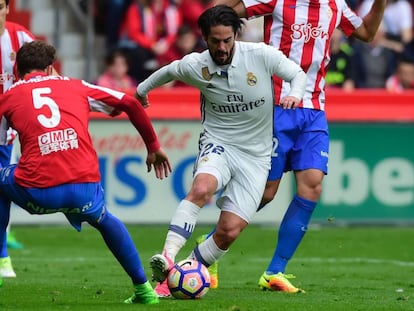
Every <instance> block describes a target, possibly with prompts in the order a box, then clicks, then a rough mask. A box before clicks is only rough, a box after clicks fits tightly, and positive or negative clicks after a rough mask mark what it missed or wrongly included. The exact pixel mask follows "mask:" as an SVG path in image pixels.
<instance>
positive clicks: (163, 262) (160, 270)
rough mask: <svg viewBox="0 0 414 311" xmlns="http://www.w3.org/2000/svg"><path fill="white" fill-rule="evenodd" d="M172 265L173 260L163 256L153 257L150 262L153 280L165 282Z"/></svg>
mask: <svg viewBox="0 0 414 311" xmlns="http://www.w3.org/2000/svg"><path fill="white" fill-rule="evenodd" d="M172 265H173V262H172V260H171V259H169V258H167V257H166V256H164V255H162V254H156V255H154V256H152V257H151V261H150V266H151V270H152V280H153V281H157V282H160V283H162V282H164V281H165V279H166V278H167V275H168V271H169V268H170V266H172Z"/></svg>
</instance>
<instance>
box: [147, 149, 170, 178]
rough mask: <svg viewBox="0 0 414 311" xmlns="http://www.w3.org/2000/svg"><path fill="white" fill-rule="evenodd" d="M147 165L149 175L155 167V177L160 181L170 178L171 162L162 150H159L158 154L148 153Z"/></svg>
mask: <svg viewBox="0 0 414 311" xmlns="http://www.w3.org/2000/svg"><path fill="white" fill-rule="evenodd" d="M146 163H147V169H148V170H147V171H148V173H149V172H151V169H152V167H153V166H154V171H155V176H156V177H157V178H158V179H164V178H166V177H168V175H169V174H170V173H171V171H172V169H171V164H170V160H169V159H168V157H167V155H166V154H165V152H164V151H163V150H162V149H159V150H158V151H157V152H151V153H148V156H147V161H146Z"/></svg>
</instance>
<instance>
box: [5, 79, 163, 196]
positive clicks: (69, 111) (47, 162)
mask: <svg viewBox="0 0 414 311" xmlns="http://www.w3.org/2000/svg"><path fill="white" fill-rule="evenodd" d="M90 111H100V112H103V113H106V114H109V115H116V114H117V113H118V112H119V111H125V112H126V113H127V115H128V116H129V118H130V120H131V122H132V124H133V125H134V126H135V128H136V129H137V130H138V131H139V133H140V134H141V136H142V138H143V140H144V142H145V144H146V146H147V149H148V151H149V152H154V151H157V150H158V149H159V148H160V144H159V142H158V139H157V136H156V134H155V132H154V129H153V127H152V125H151V121H150V119H149V118H148V116H147V115H146V112H145V110H144V108H143V107H142V106H141V104H140V103H139V102H138V100H136V99H135V98H134V97H132V96H129V95H126V94H124V93H121V92H118V91H114V90H111V89H108V88H104V87H99V86H95V85H92V84H89V83H87V82H85V81H82V80H77V79H71V78H67V77H62V76H48V75H46V74H44V73H43V72H42V73H40V72H36V73H32V74H29V75H26V77H25V79H24V80H20V81H18V82H16V83H15V84H14V85H13V86H12V87H10V89H9V90H8V91H7V92H6V93H5V94H4V95H3V96H1V97H0V115H3V116H4V117H5V118H6V119H7V121H8V122H9V124H10V125H11V126H12V127H13V128H14V129H15V130H16V131H17V132H18V133H19V140H20V145H21V158H20V159H19V162H18V165H17V168H16V170H15V179H16V183H17V184H19V185H21V186H24V187H36V188H46V187H51V186H56V185H61V184H68V183H84V182H98V181H99V180H100V173H99V165H98V157H97V154H96V152H95V150H94V147H93V145H92V140H91V137H90V135H89V132H88V123H89V112H90Z"/></svg>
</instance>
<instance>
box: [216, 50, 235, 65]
mask: <svg viewBox="0 0 414 311" xmlns="http://www.w3.org/2000/svg"><path fill="white" fill-rule="evenodd" d="M233 51H234V46H233V47H232V48H231V49H230V51H229V52H223V51H216V52H214V54H212V52H211V51H210V56H211V58H212V59H213V60H214V62H215V63H216V64H217V65H218V66H223V65H228V64H230V63H231V61H232V59H233Z"/></svg>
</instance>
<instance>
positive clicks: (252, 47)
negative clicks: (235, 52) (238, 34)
mask: <svg viewBox="0 0 414 311" xmlns="http://www.w3.org/2000/svg"><path fill="white" fill-rule="evenodd" d="M236 44H237V47H238V48H239V49H240V52H241V53H243V54H253V55H257V56H258V55H264V54H267V53H275V52H276V51H278V49H276V48H275V47H273V46H270V45H268V44H266V43H263V42H245V41H238V42H237V43H236Z"/></svg>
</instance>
